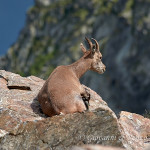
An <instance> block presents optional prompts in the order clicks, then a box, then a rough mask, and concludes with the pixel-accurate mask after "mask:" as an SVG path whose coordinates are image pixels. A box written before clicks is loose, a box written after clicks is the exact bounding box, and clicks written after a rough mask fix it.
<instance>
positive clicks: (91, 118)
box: [0, 70, 150, 150]
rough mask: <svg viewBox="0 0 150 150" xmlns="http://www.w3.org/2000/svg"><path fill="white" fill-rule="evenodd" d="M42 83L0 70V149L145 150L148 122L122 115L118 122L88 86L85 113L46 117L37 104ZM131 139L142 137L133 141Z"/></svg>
mask: <svg viewBox="0 0 150 150" xmlns="http://www.w3.org/2000/svg"><path fill="white" fill-rule="evenodd" d="M44 82H45V81H44V80H42V79H40V78H37V77H35V76H29V77H21V76H20V75H18V74H14V73H11V72H7V71H4V70H0V149H4V150H5V149H11V150H13V149H22V150H26V149H27V150H30V149H31V150H33V149H42V150H43V149H46V150H50V149H54V150H60V149H61V150H63V149H65V150H67V149H68V150H69V149H71V148H72V147H73V146H82V145H85V148H86V145H88V144H101V145H106V146H116V147H122V148H123V147H124V148H127V149H136V148H137V147H138V148H139V149H140V148H141V149H142V148H144V147H145V141H144V140H145V139H143V138H145V137H147V138H146V139H147V140H148V136H149V131H150V130H149V124H150V123H149V119H146V118H144V117H142V116H140V115H136V114H132V113H127V112H122V113H121V115H120V119H119V120H118V118H117V117H116V115H115V113H114V112H113V111H112V110H111V109H110V108H109V107H108V105H107V103H106V102H104V101H103V100H102V98H101V97H100V96H99V95H98V94H97V93H96V92H94V91H93V90H91V89H90V88H88V87H86V88H88V89H89V91H90V94H91V100H90V107H89V111H86V112H85V113H74V114H68V115H58V116H53V117H47V116H46V115H44V114H43V113H42V111H41V109H40V105H39V103H38V101H37V94H38V92H39V90H40V89H41V87H42V86H43V84H44ZM83 86H84V85H83ZM84 87H85V86H84ZM129 116H132V117H129ZM132 136H137V137H139V136H140V137H143V138H138V139H136V140H135V141H134V139H132ZM88 146H89V145H88ZM98 146H99V145H98ZM95 147H97V145H95Z"/></svg>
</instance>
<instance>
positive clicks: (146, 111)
mask: <svg viewBox="0 0 150 150" xmlns="http://www.w3.org/2000/svg"><path fill="white" fill-rule="evenodd" d="M143 116H144V117H145V118H149V119H150V111H148V110H145V113H144V114H143Z"/></svg>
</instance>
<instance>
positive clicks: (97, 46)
mask: <svg viewBox="0 0 150 150" xmlns="http://www.w3.org/2000/svg"><path fill="white" fill-rule="evenodd" d="M91 39H92V40H94V41H95V43H96V49H97V50H98V51H99V44H98V42H97V41H96V40H95V39H94V38H91Z"/></svg>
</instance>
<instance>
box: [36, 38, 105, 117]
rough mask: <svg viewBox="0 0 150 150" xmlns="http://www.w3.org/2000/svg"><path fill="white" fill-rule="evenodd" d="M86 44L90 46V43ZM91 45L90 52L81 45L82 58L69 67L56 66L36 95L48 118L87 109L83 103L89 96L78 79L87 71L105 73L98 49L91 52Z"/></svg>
mask: <svg viewBox="0 0 150 150" xmlns="http://www.w3.org/2000/svg"><path fill="white" fill-rule="evenodd" d="M87 40H88V39H87ZM88 43H89V45H90V44H91V43H90V41H88ZM93 45H94V44H92V45H90V50H89V51H87V50H86V49H85V47H84V46H83V44H81V49H82V51H83V53H84V55H83V57H82V58H80V59H79V60H78V61H76V62H75V63H73V64H71V65H67V66H58V67H57V68H56V69H55V70H54V71H53V72H52V73H51V75H50V76H49V78H48V79H47V81H46V82H45V84H44V85H43V87H42V89H41V90H40V92H39V94H38V101H39V103H40V105H41V108H42V111H43V112H44V113H45V114H47V115H48V116H53V115H59V114H68V113H74V112H83V111H85V110H86V109H87V106H86V105H85V103H84V101H89V99H90V95H89V93H88V91H87V90H86V89H84V88H83V87H82V85H81V83H80V81H79V78H80V77H81V76H82V75H83V74H84V73H85V72H86V71H87V70H94V71H96V72H98V73H100V74H101V73H103V72H104V71H105V65H104V64H103V63H102V62H101V59H100V58H101V57H102V55H101V53H100V52H99V50H98V48H97V50H96V51H93V48H92V46H93ZM94 50H95V49H94ZM98 64H99V65H98Z"/></svg>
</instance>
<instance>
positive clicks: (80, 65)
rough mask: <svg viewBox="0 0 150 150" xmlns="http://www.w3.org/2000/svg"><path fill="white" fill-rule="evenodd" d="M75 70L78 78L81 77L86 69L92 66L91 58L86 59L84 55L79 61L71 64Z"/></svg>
mask: <svg viewBox="0 0 150 150" xmlns="http://www.w3.org/2000/svg"><path fill="white" fill-rule="evenodd" d="M70 66H71V67H72V69H73V71H74V72H75V74H76V76H77V78H80V77H81V76H82V75H83V74H84V73H85V72H86V71H88V70H89V69H90V67H91V60H90V59H85V58H84V57H82V58H80V59H79V60H78V61H76V62H74V63H73V64H71V65H70Z"/></svg>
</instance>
